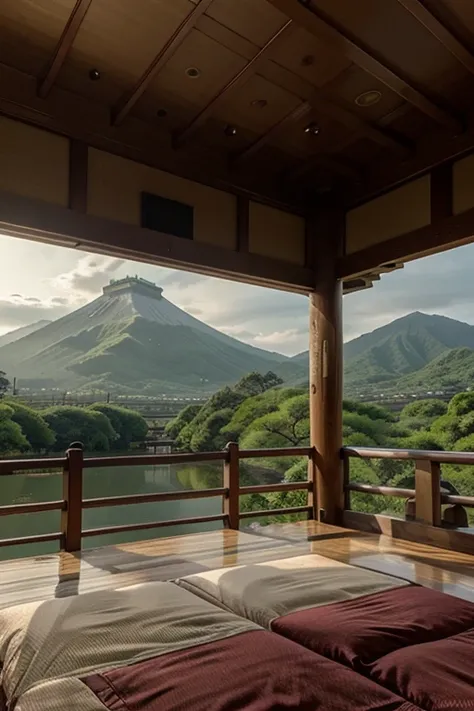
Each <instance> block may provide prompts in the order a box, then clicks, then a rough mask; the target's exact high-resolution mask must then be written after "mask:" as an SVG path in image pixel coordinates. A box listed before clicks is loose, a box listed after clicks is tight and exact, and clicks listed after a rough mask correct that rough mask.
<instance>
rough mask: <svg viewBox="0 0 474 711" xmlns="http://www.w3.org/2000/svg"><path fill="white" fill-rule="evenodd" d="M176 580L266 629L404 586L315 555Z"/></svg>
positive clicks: (397, 580) (386, 578) (370, 572)
mask: <svg viewBox="0 0 474 711" xmlns="http://www.w3.org/2000/svg"><path fill="white" fill-rule="evenodd" d="M175 582H176V583H177V584H178V585H179V586H181V587H182V588H185V589H186V590H189V591H190V592H193V593H195V594H196V595H200V596H201V597H203V598H204V599H205V600H209V601H210V602H212V603H214V604H216V605H219V606H221V607H223V608H224V609H226V610H229V611H231V612H234V613H236V614H238V615H240V616H242V617H245V618H247V619H249V620H252V621H253V622H255V623H257V624H258V625H261V626H262V627H265V628H270V626H271V623H272V620H274V619H275V618H277V617H281V616H282V615H286V614H289V613H290V612H296V611H297V610H304V609H307V608H309V607H317V606H320V605H329V604H331V603H334V602H340V601H343V600H350V599H352V598H356V597H360V596H362V595H369V594H371V593H376V592H382V591H383V590H390V589H391V588H397V587H402V586H404V585H408V583H407V582H406V581H404V580H400V579H399V578H393V577H391V576H389V575H383V574H382V573H375V572H373V571H371V570H366V569H363V568H356V567H354V566H352V565H346V564H345V563H339V562H338V561H335V560H332V559H330V558H325V557H323V556H320V555H315V554H311V555H303V556H296V557H294V558H284V559H282V560H274V561H270V562H267V563H257V564H255V565H240V566H236V567H234V568H219V569H218V570H210V571H206V572H203V573H197V574H195V575H188V576H186V577H183V578H180V579H178V580H177V581H175Z"/></svg>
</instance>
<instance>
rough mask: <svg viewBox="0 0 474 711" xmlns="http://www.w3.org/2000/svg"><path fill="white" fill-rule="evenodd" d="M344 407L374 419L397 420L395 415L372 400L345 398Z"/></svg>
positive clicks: (345, 409) (348, 410)
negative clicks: (359, 400) (360, 400)
mask: <svg viewBox="0 0 474 711" xmlns="http://www.w3.org/2000/svg"><path fill="white" fill-rule="evenodd" d="M343 409H344V411H345V412H355V413H356V414H358V415H366V416H367V417H370V418H371V419H372V420H383V421H384V422H396V419H397V418H396V417H395V415H394V414H393V413H392V412H390V410H386V409H385V408H383V407H380V405H374V404H373V403H371V402H355V401H354V400H344V402H343Z"/></svg>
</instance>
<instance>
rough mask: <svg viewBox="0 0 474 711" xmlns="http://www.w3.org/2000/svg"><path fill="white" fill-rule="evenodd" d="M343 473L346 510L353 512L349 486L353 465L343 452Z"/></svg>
mask: <svg viewBox="0 0 474 711" xmlns="http://www.w3.org/2000/svg"><path fill="white" fill-rule="evenodd" d="M341 456H342V473H343V478H344V510H345V511H350V510H351V490H350V489H349V484H350V482H351V463H350V459H349V457H348V456H347V454H346V453H345V452H344V449H343V450H342V454H341Z"/></svg>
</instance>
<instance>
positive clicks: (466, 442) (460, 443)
mask: <svg viewBox="0 0 474 711" xmlns="http://www.w3.org/2000/svg"><path fill="white" fill-rule="evenodd" d="M456 451H458V452H474V434H470V435H466V437H461V439H458V440H457V442H456Z"/></svg>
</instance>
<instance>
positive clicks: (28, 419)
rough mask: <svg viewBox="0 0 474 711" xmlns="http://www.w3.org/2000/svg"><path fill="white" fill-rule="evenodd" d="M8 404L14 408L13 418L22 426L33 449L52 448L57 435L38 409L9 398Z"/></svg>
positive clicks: (37, 450)
mask: <svg viewBox="0 0 474 711" xmlns="http://www.w3.org/2000/svg"><path fill="white" fill-rule="evenodd" d="M8 406H9V407H11V408H12V413H13V414H12V417H11V419H12V420H13V422H16V423H17V424H18V425H19V426H20V427H21V430H22V432H23V434H24V435H25V437H26V439H27V440H28V442H29V444H30V446H31V448H32V450H33V451H35V452H39V451H41V450H42V449H51V447H52V446H53V444H54V442H55V439H56V437H55V435H54V432H53V431H52V429H51V427H50V426H49V425H48V423H47V422H46V421H45V419H44V418H43V417H42V416H41V414H40V413H39V412H38V411H37V410H33V408H32V407H27V406H26V405H23V404H22V403H20V402H17V401H16V400H8Z"/></svg>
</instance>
